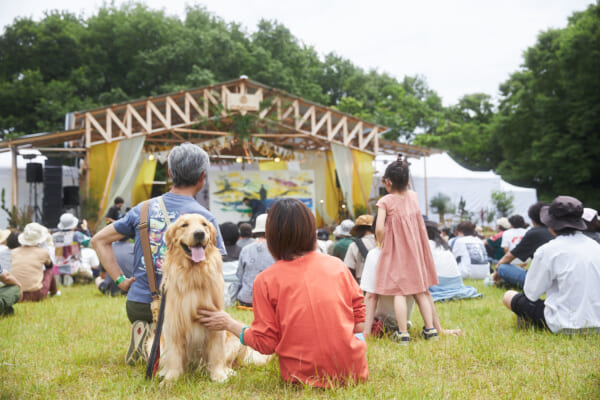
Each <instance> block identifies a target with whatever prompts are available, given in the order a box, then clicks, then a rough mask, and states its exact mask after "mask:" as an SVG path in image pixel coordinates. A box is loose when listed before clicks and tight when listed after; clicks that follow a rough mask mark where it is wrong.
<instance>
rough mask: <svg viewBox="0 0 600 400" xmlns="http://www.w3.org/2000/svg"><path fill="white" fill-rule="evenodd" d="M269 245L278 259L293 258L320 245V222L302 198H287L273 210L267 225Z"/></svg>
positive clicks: (273, 207) (274, 206) (277, 203)
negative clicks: (318, 227)
mask: <svg viewBox="0 0 600 400" xmlns="http://www.w3.org/2000/svg"><path fill="white" fill-rule="evenodd" d="M265 231H266V238H267V246H268V247H269V251H270V252H271V255H272V256H273V258H275V259H276V260H288V261H289V260H293V259H294V258H296V257H298V256H300V255H303V254H304V253H307V252H309V251H313V250H314V249H315V247H316V244H317V222H316V220H315V216H314V215H313V213H312V212H311V211H310V210H309V209H308V207H306V206H305V205H304V203H302V202H301V201H300V200H297V199H291V198H283V199H280V200H277V201H276V202H275V203H274V204H273V205H272V206H271V208H270V209H269V216H268V217H267V225H266V229H265Z"/></svg>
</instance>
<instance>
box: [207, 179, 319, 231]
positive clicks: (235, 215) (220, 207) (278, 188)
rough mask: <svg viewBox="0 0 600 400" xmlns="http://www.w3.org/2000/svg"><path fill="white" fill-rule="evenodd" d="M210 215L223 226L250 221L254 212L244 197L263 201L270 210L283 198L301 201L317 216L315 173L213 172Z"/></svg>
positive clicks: (210, 180) (210, 183) (210, 181)
mask: <svg viewBox="0 0 600 400" xmlns="http://www.w3.org/2000/svg"><path fill="white" fill-rule="evenodd" d="M208 180H209V185H210V186H209V187H210V212H211V213H212V214H213V215H214V216H215V217H216V218H217V221H219V223H223V222H227V221H231V222H234V223H237V222H239V221H248V220H249V219H250V214H249V212H250V208H249V207H247V206H246V205H245V204H244V202H243V201H242V200H243V199H244V197H248V198H250V199H260V200H263V201H264V202H265V205H266V207H267V209H268V208H269V207H270V205H271V204H272V203H273V202H274V201H276V200H277V199H279V198H282V197H293V198H295V199H298V200H301V201H302V202H303V203H304V204H306V206H307V207H308V208H310V209H311V210H312V211H313V213H314V212H315V208H314V203H315V201H314V189H315V187H314V186H315V185H314V181H315V180H314V173H313V171H312V170H304V171H222V172H218V171H211V172H210V174H209V177H208Z"/></svg>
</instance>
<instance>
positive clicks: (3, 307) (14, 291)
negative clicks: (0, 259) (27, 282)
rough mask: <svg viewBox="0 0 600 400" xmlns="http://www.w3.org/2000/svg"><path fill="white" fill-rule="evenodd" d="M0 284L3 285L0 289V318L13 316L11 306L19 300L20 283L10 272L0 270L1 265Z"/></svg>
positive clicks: (20, 293) (20, 292) (13, 311)
mask: <svg viewBox="0 0 600 400" xmlns="http://www.w3.org/2000/svg"><path fill="white" fill-rule="evenodd" d="M0 282H2V283H3V284H4V286H2V287H0V316H4V315H10V314H14V313H15V310H14V309H13V307H12V306H13V305H14V304H15V303H16V302H18V301H19V299H20V298H21V295H22V291H21V283H20V282H19V281H18V280H17V279H16V278H15V277H14V276H12V275H11V274H10V272H8V271H5V270H4V269H2V265H0Z"/></svg>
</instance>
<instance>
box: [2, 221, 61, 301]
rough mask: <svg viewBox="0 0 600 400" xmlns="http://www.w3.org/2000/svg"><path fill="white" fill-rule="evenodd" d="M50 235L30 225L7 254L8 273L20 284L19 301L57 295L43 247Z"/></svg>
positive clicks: (49, 259) (50, 266) (47, 256)
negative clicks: (19, 245)
mask: <svg viewBox="0 0 600 400" xmlns="http://www.w3.org/2000/svg"><path fill="white" fill-rule="evenodd" d="M49 239H50V233H49V232H48V229H47V228H46V227H45V226H42V225H40V224H38V223H36V222H32V223H30V224H27V225H26V226H25V229H24V230H23V233H21V234H20V235H19V243H20V244H21V247H18V248H16V249H14V250H12V252H11V263H10V264H11V269H10V272H11V274H12V275H13V276H14V277H15V278H16V279H17V281H19V282H20V283H21V290H22V291H23V301H40V300H42V299H44V298H45V297H46V296H48V294H50V295H55V294H57V293H58V290H57V287H56V280H55V279H54V273H53V272H52V259H51V258H50V253H48V250H47V249H46V248H44V247H43V246H46V243H47V241H48V240H49Z"/></svg>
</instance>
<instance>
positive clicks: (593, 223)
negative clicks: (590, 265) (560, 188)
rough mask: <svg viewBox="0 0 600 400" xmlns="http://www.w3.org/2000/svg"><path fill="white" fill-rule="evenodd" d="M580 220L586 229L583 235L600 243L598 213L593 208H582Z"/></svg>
mask: <svg viewBox="0 0 600 400" xmlns="http://www.w3.org/2000/svg"><path fill="white" fill-rule="evenodd" d="M582 218H583V220H584V221H585V224H586V225H587V229H586V230H585V231H584V232H583V234H584V235H586V236H587V237H589V238H592V239H594V240H595V241H596V242H598V243H600V221H599V220H598V211H596V210H594V209H593V208H584V209H583V217H582Z"/></svg>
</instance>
